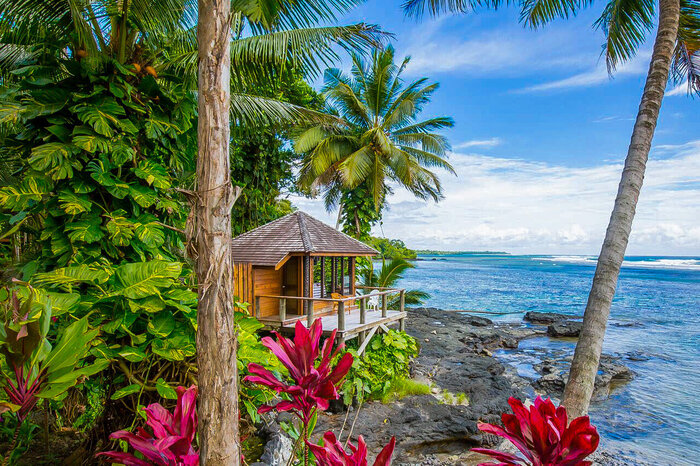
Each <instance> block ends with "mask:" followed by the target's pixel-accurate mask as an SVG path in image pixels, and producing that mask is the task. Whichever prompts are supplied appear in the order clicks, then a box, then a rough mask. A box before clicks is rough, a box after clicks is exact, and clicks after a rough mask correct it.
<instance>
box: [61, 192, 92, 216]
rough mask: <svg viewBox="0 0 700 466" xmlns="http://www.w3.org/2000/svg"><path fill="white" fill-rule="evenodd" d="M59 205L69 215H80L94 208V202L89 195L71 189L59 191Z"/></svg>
mask: <svg viewBox="0 0 700 466" xmlns="http://www.w3.org/2000/svg"><path fill="white" fill-rule="evenodd" d="M58 205H59V206H61V209H63V210H64V212H65V213H67V214H68V215H78V214H81V213H83V212H89V211H90V209H91V208H92V202H90V198H89V197H87V196H81V195H78V194H75V193H72V192H70V191H66V190H63V191H59V193H58Z"/></svg>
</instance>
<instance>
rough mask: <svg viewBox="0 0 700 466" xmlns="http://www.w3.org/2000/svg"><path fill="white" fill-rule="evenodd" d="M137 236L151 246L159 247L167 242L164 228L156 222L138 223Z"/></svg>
mask: <svg viewBox="0 0 700 466" xmlns="http://www.w3.org/2000/svg"><path fill="white" fill-rule="evenodd" d="M135 231H136V237H137V238H138V239H139V241H141V242H142V243H143V244H145V245H146V246H147V247H149V248H159V247H161V246H162V245H163V243H164V242H165V233H164V232H163V228H162V227H161V226H160V225H159V224H157V223H156V222H149V223H136V230H135Z"/></svg>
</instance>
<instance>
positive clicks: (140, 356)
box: [119, 346, 146, 362]
mask: <svg viewBox="0 0 700 466" xmlns="http://www.w3.org/2000/svg"><path fill="white" fill-rule="evenodd" d="M119 356H121V357H122V358H124V359H126V360H127V361H129V362H141V361H143V360H144V359H146V353H145V352H143V351H142V350H140V349H138V348H134V347H133V346H125V347H124V348H122V349H121V350H119Z"/></svg>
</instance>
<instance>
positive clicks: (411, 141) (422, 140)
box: [392, 133, 450, 166]
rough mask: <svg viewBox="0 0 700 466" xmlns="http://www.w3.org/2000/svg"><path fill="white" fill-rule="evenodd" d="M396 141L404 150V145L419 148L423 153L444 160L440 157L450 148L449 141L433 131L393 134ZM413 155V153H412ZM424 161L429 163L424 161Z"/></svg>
mask: <svg viewBox="0 0 700 466" xmlns="http://www.w3.org/2000/svg"><path fill="white" fill-rule="evenodd" d="M392 139H394V140H395V141H396V142H397V143H399V144H400V145H401V146H402V149H404V150H406V147H411V148H416V149H418V148H420V149H422V152H423V153H429V154H430V156H431V157H433V158H435V159H439V160H440V161H441V162H444V159H442V157H443V156H444V155H445V154H446V153H447V152H449V150H450V141H449V140H448V139H447V138H446V137H445V136H443V135H441V134H435V133H403V134H399V135H396V136H393V137H392ZM412 155H415V154H412ZM425 163H429V162H428V161H426V162H425ZM428 166H437V165H432V164H431V165H428Z"/></svg>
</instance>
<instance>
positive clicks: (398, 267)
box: [360, 258, 430, 307]
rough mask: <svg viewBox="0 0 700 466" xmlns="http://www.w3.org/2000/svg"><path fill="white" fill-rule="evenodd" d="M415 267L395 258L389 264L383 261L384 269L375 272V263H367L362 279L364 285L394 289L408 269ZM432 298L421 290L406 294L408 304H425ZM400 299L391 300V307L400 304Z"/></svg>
mask: <svg viewBox="0 0 700 466" xmlns="http://www.w3.org/2000/svg"><path fill="white" fill-rule="evenodd" d="M414 267H415V265H413V264H412V263H410V262H409V261H407V260H406V259H401V258H395V259H391V261H389V262H387V261H386V259H382V268H381V269H379V270H374V263H373V262H371V261H368V262H367V266H365V267H363V268H362V269H361V270H360V279H361V280H362V285H364V286H368V287H376V288H394V287H395V286H396V283H397V282H398V281H399V280H401V279H402V278H403V276H404V274H405V273H406V271H407V270H408V269H412V268H414ZM428 298H430V294H428V293H426V292H425V291H420V290H408V291H406V293H405V294H404V299H405V303H406V304H410V305H419V304H423V303H424V302H425V300H426V299H428ZM399 299H400V298H399V297H398V296H394V297H393V298H391V299H390V300H389V303H388V304H389V307H395V306H397V305H398V304H399Z"/></svg>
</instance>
